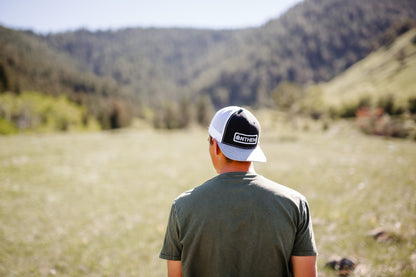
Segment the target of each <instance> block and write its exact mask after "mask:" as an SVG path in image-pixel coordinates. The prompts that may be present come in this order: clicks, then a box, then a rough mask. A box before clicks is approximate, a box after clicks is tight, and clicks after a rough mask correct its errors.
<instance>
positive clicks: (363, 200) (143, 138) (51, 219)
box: [0, 114, 416, 276]
mask: <svg viewBox="0 0 416 277" xmlns="http://www.w3.org/2000/svg"><path fill="white" fill-rule="evenodd" d="M261 117H262V118H261V119H260V120H261V121H262V122H263V121H264V122H265V124H264V125H263V130H264V136H263V138H262V147H263V148H264V151H265V152H266V153H267V156H268V163H266V164H257V165H256V169H257V171H258V172H259V173H262V174H264V175H265V176H267V177H269V178H271V179H273V180H275V181H277V182H279V183H282V184H285V185H287V186H290V187H292V188H295V189H297V190H299V191H300V192H302V193H303V194H304V195H305V196H306V197H307V198H308V200H309V202H310V206H311V209H312V216H313V221H314V229H315V235H316V240H317V244H318V250H319V253H320V256H319V262H318V265H319V272H320V276H333V273H331V272H330V271H327V270H325V269H324V265H325V263H326V262H327V261H328V259H330V258H331V257H333V256H341V257H344V256H345V257H350V258H354V259H356V260H358V262H359V264H360V265H359V267H358V268H357V270H356V274H355V276H416V264H415V261H413V262H412V258H411V255H412V254H413V257H414V255H416V254H415V253H416V216H415V214H416V201H415V200H414V195H416V170H415V169H414V168H415V165H416V143H414V142H410V141H407V140H393V139H383V138H378V137H367V136H364V135H362V134H360V133H358V132H355V131H354V129H353V128H351V126H350V125H349V124H346V125H342V124H333V125H332V126H331V128H330V129H329V130H328V131H327V132H325V133H322V132H318V131H313V130H315V129H314V128H312V127H313V126H312V127H310V130H311V131H310V132H307V133H306V132H300V131H293V130H292V129H291V128H290V127H289V126H286V125H284V124H283V125H282V124H277V123H275V121H274V120H275V118H272V117H270V115H269V114H262V115H261ZM317 129H318V128H317ZM207 151H208V142H207V133H206V130H192V131H188V132H156V131H152V130H125V131H119V132H101V133H92V134H91V133H90V134H67V135H61V134H43V135H17V136H7V137H0V276H53V275H56V276H165V275H166V262H165V261H164V260H160V259H159V258H158V254H159V251H160V248H161V245H162V242H163V236H164V231H165V226H166V223H167V222H166V221H167V217H168V213H169V209H170V205H171V202H172V200H173V199H174V198H175V197H176V196H177V195H178V194H180V193H181V192H183V191H184V190H187V189H190V188H192V187H194V186H197V185H199V184H200V183H201V182H203V181H204V180H206V179H208V178H210V177H212V176H214V175H215V172H214V170H213V169H212V168H211V164H210V160H209V156H208V153H207ZM376 227H382V228H385V229H388V230H391V231H394V232H395V233H396V234H398V235H399V236H400V238H401V239H400V241H398V242H395V243H390V244H386V243H377V242H375V241H374V240H373V239H372V238H370V237H368V235H367V233H368V232H369V231H370V230H372V229H374V228H376Z"/></svg>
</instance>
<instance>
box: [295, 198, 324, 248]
mask: <svg viewBox="0 0 416 277" xmlns="http://www.w3.org/2000/svg"><path fill="white" fill-rule="evenodd" d="M317 254H318V251H317V249H316V244H315V238H314V234H313V228H312V220H311V215H310V212H309V205H308V202H307V201H306V199H302V200H301V203H300V205H299V222H298V230H297V233H296V238H295V243H294V246H293V250H292V256H316V255H317Z"/></svg>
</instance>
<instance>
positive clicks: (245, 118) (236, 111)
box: [208, 106, 267, 162]
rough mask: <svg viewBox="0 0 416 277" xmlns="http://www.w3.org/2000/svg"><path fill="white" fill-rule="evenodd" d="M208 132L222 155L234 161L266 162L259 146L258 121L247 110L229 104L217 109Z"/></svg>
mask: <svg viewBox="0 0 416 277" xmlns="http://www.w3.org/2000/svg"><path fill="white" fill-rule="evenodd" d="M208 133H209V134H210V135H211V137H212V138H214V139H215V140H216V141H217V143H218V146H219V147H220V149H221V151H222V152H223V153H224V155H225V156H226V157H227V158H229V159H231V160H235V161H250V162H266V160H267V159H266V156H265V155H264V153H263V151H262V150H261V148H260V146H259V138H260V123H259V122H258V121H257V119H256V118H255V117H254V115H253V114H252V113H251V112H249V111H248V110H246V109H244V108H241V107H237V106H230V107H225V108H223V109H221V110H219V111H218V112H217V113H216V114H215V115H214V118H213V119H212V121H211V124H210V125H209V129H208Z"/></svg>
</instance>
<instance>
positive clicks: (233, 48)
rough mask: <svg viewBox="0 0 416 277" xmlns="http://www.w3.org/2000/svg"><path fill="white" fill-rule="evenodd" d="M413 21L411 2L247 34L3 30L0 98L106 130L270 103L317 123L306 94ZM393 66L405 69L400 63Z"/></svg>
mask: <svg viewBox="0 0 416 277" xmlns="http://www.w3.org/2000/svg"><path fill="white" fill-rule="evenodd" d="M414 18H416V5H415V2H414V0H401V1H396V0H385V1H379V0H368V1H360V0H350V1H344V0H320V1H315V0H311V1H303V2H302V3H300V4H299V5H296V6H295V7H294V8H292V9H290V10H289V11H288V12H287V13H286V14H284V15H282V16H281V17H280V18H278V19H275V20H271V21H270V22H268V23H267V24H265V25H263V26H261V27H259V28H251V29H242V30H198V29H157V28H130V29H123V30H118V31H99V32H90V31H88V30H78V31H75V32H67V33H60V34H50V35H47V36H42V35H36V34H34V33H32V32H20V31H14V30H10V29H7V28H3V27H0V92H3V91H15V92H20V91H26V90H34V91H40V92H42V93H45V94H48V95H53V96H59V95H67V96H68V97H69V99H71V100H72V101H74V102H76V103H78V104H79V105H82V106H84V107H85V108H86V109H87V110H88V113H89V114H90V115H92V116H94V117H95V118H97V119H98V120H99V122H100V124H101V126H102V127H103V128H119V127H123V126H126V125H128V124H129V122H130V121H131V119H132V118H133V117H134V116H137V115H140V113H141V112H142V110H143V109H144V108H146V109H151V110H153V111H154V118H152V119H151V120H152V122H153V123H154V125H155V126H157V127H159V128H184V127H186V126H189V124H192V122H188V121H187V118H190V117H189V115H192V116H191V118H194V119H195V120H194V121H193V122H195V121H198V122H199V123H200V124H206V121H207V119H206V116H207V114H209V113H210V109H212V106H213V107H214V108H219V107H222V106H225V105H230V104H236V105H256V106H267V107H272V106H273V101H274V102H275V103H277V105H278V107H279V108H282V109H288V110H290V111H292V112H293V111H297V110H300V111H304V110H305V107H306V106H307V107H309V108H310V110H308V113H313V114H314V115H315V116H319V113H321V111H319V109H318V108H317V107H318V105H317V104H313V102H316V101H318V102H319V92H318V91H317V90H315V91H305V90H304V89H303V87H304V86H305V85H306V84H308V85H309V84H313V83H318V82H321V81H327V80H330V79H331V78H333V77H334V76H336V75H337V74H339V73H341V72H343V71H344V70H345V69H346V68H348V67H349V66H350V65H352V64H353V63H355V62H357V61H358V60H360V59H362V58H363V57H365V56H366V55H367V54H368V53H369V52H370V51H371V50H373V49H375V48H377V47H379V46H380V45H382V44H383V43H384V42H388V41H390V40H392V39H394V38H395V36H397V35H399V34H400V33H402V32H403V31H404V30H405V29H406V28H409V26H412V24H413V23H414ZM406 22H407V23H406ZM406 24H407V25H406ZM389 30H390V31H389ZM386 31H387V33H386ZM383 34H384V35H383ZM397 59H398V61H400V62H401V63H403V64H404V63H405V62H406V57H405V56H404V55H398V56H397ZM280 85H281V86H280ZM284 91H292V92H291V93H289V92H284ZM202 95H203V97H200V96H202ZM208 98H209V99H208ZM184 99H187V100H184ZM202 99H205V100H202ZM299 101H300V102H299ZM196 106H200V108H198V109H195V107H196ZM312 106H314V108H311V107H312ZM190 107H191V108H190ZM309 108H308V109H309ZM185 115H187V116H185Z"/></svg>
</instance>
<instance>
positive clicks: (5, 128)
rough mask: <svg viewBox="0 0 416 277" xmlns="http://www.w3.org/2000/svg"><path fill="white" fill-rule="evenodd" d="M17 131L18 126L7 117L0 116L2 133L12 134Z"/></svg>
mask: <svg viewBox="0 0 416 277" xmlns="http://www.w3.org/2000/svg"><path fill="white" fill-rule="evenodd" d="M15 133H17V128H16V126H14V124H12V123H11V122H10V121H8V120H6V119H5V118H0V135H11V134H15Z"/></svg>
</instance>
